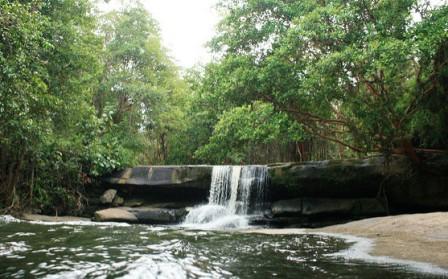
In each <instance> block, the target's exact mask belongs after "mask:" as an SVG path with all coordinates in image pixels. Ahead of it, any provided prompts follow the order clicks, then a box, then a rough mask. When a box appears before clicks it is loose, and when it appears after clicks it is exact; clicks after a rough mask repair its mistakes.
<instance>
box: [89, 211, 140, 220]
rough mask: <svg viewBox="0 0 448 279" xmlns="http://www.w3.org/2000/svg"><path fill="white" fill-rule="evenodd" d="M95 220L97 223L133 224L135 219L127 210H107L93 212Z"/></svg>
mask: <svg viewBox="0 0 448 279" xmlns="http://www.w3.org/2000/svg"><path fill="white" fill-rule="evenodd" d="M95 220H96V221H99V222H129V223H135V222H137V221H138V219H137V217H136V216H135V215H134V214H133V213H132V212H130V211H129V208H124V207H121V208H120V207H117V208H108V209H103V210H99V211H96V212H95Z"/></svg>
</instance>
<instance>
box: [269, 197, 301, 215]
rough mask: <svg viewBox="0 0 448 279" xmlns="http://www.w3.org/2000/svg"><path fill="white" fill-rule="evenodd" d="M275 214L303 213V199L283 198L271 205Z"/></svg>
mask: <svg viewBox="0 0 448 279" xmlns="http://www.w3.org/2000/svg"><path fill="white" fill-rule="evenodd" d="M271 210H272V214H273V215H274V217H275V216H297V215H300V214H301V213H302V199H291V200H281V201H277V202H274V203H273V204H272V206H271Z"/></svg>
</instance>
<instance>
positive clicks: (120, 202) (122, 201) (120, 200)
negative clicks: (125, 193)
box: [112, 195, 124, 206]
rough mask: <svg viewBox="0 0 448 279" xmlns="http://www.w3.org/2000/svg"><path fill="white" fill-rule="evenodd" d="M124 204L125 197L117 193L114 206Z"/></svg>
mask: <svg viewBox="0 0 448 279" xmlns="http://www.w3.org/2000/svg"><path fill="white" fill-rule="evenodd" d="M123 204H124V198H122V197H120V196H119V195H116V196H115V198H114V200H113V201H112V205H113V206H121V205H123Z"/></svg>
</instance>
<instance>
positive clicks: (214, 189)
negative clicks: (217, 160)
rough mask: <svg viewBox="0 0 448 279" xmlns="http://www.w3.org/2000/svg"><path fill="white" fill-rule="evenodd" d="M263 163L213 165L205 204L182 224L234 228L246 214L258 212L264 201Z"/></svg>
mask: <svg viewBox="0 0 448 279" xmlns="http://www.w3.org/2000/svg"><path fill="white" fill-rule="evenodd" d="M267 180H268V172H267V167H266V166H214V167H213V171H212V181H211V184H210V196H209V202H208V204H207V205H202V206H198V207H196V208H194V209H192V210H191V211H190V212H189V214H188V215H187V217H186V219H185V222H184V225H185V226H187V227H193V228H201V229H204V228H210V229H214V228H216V229H219V228H237V227H245V226H247V225H248V218H247V216H248V215H249V214H252V215H256V214H261V213H262V210H263V208H264V205H265V203H266V198H267V197H266V184H267Z"/></svg>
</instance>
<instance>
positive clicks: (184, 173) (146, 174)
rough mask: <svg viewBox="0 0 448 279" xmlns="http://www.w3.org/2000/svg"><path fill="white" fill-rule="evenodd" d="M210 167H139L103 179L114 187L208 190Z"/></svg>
mask: <svg viewBox="0 0 448 279" xmlns="http://www.w3.org/2000/svg"><path fill="white" fill-rule="evenodd" d="M212 169H213V167H212V166H205V165H204V166H140V167H135V168H128V169H125V170H123V171H121V172H117V173H114V174H112V175H111V176H109V177H105V178H104V181H105V182H106V183H109V184H114V185H130V186H164V187H174V188H180V187H187V188H201V189H204V188H205V189H208V187H209V185H210V180H211V173H212Z"/></svg>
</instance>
